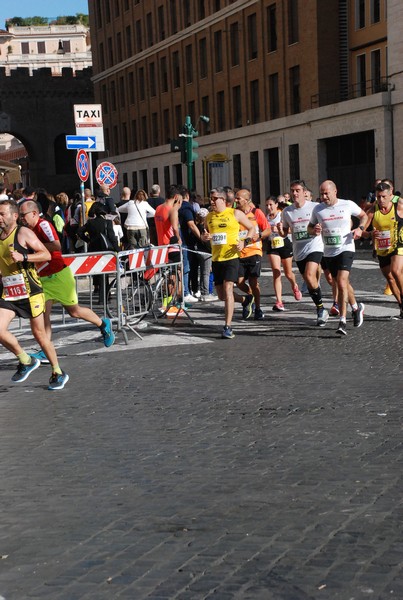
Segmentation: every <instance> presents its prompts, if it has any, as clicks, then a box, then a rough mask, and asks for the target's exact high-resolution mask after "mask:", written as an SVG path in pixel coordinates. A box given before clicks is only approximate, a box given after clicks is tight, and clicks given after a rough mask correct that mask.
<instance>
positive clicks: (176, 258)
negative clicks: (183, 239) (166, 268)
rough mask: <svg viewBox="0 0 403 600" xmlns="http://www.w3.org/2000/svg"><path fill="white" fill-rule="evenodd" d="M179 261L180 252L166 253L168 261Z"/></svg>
mask: <svg viewBox="0 0 403 600" xmlns="http://www.w3.org/2000/svg"><path fill="white" fill-rule="evenodd" d="M180 261H181V253H180V252H176V251H175V252H169V254H168V262H169V263H180Z"/></svg>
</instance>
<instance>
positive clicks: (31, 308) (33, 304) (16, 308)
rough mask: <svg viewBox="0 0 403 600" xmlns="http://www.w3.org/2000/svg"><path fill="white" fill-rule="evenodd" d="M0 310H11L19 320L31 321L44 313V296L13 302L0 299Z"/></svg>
mask: <svg viewBox="0 0 403 600" xmlns="http://www.w3.org/2000/svg"><path fill="white" fill-rule="evenodd" d="M0 308H5V309H7V310H12V311H13V312H15V314H16V315H17V317H21V319H33V318H35V317H38V316H39V315H41V314H43V313H44V312H45V296H44V294H43V293H41V294H35V295H34V296H30V297H29V298H24V299H23V300H14V301H10V300H4V299H3V298H0Z"/></svg>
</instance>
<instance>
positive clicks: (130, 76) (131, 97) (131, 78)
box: [127, 71, 135, 104]
mask: <svg viewBox="0 0 403 600" xmlns="http://www.w3.org/2000/svg"><path fill="white" fill-rule="evenodd" d="M127 80H128V86H129V102H130V104H134V102H135V100H134V73H133V71H129V73H128V77H127Z"/></svg>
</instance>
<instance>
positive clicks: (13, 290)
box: [3, 273, 29, 300]
mask: <svg viewBox="0 0 403 600" xmlns="http://www.w3.org/2000/svg"><path fill="white" fill-rule="evenodd" d="M3 289H4V299H5V300H24V299H25V298H29V296H28V292H27V286H26V284H25V281H24V276H23V274H22V273H18V274H17V275H7V276H6V277H3Z"/></svg>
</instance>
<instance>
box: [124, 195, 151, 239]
mask: <svg viewBox="0 0 403 600" xmlns="http://www.w3.org/2000/svg"><path fill="white" fill-rule="evenodd" d="M147 198H148V196H147V194H146V192H145V191H144V190H137V192H136V193H135V194H134V198H133V200H129V201H128V202H126V204H123V205H122V206H119V208H118V209H117V210H118V211H119V213H127V217H126V221H125V228H126V236H127V249H128V250H132V249H133V248H144V247H145V246H148V245H149V243H150V236H149V232H148V225H147V217H153V216H154V215H155V210H154V209H153V207H152V206H150V204H149V203H148V202H147Z"/></svg>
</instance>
